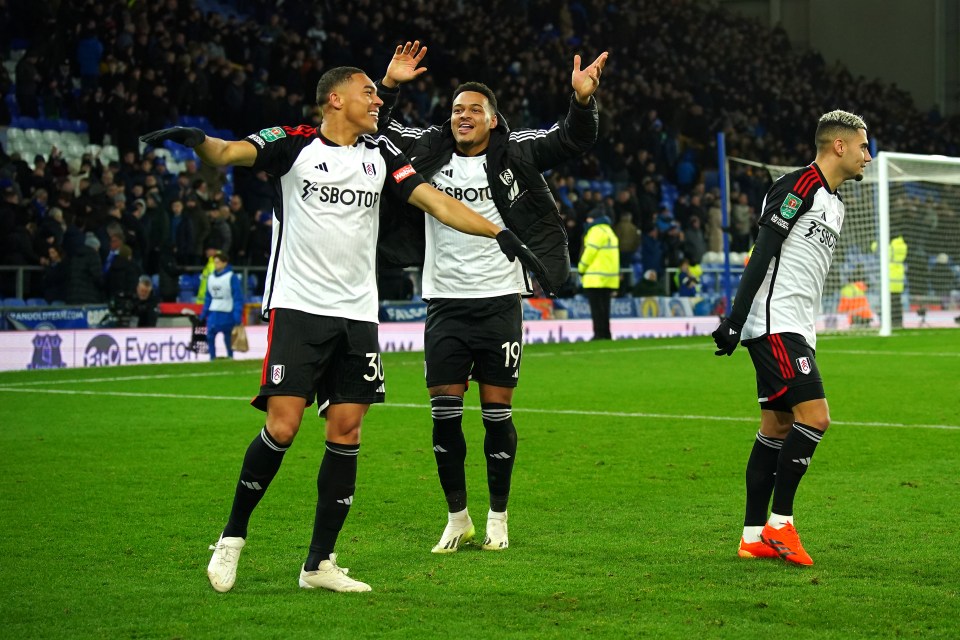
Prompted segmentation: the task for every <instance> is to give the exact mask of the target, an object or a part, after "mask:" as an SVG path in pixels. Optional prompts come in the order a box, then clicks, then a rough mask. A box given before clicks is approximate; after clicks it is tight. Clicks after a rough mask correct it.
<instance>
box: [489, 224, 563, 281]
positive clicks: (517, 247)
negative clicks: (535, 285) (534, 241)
mask: <svg viewBox="0 0 960 640" xmlns="http://www.w3.org/2000/svg"><path fill="white" fill-rule="evenodd" d="M497 244H499V245H500V251H503V254H504V255H505V256H507V260H509V261H510V262H513V261H514V260H516V259H517V258H520V264H522V265H523V268H524V269H526V270H527V271H533V275H535V276H536V277H537V281H538V282H539V283H540V286H541V287H542V288H543V290H544V291H546V292H547V293H553V291H552V290H551V289H549V285H548V284H547V283H548V282H549V280H548V279H547V268H546V267H544V266H543V263H542V262H540V258H538V257H537V256H536V254H535V253H534V252H533V251H530V249H529V248H528V247H527V245H525V244H523V243H522V242H521V241H520V238H518V237H517V234H515V233H514V232H513V231H510V230H509V229H504V230H503V231H501V232H500V233H498V234H497Z"/></svg>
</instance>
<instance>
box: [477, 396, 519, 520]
mask: <svg viewBox="0 0 960 640" xmlns="http://www.w3.org/2000/svg"><path fill="white" fill-rule="evenodd" d="M480 413H481V415H482V416H483V427H484V429H486V432H487V433H486V436H485V437H484V439H483V453H484V455H485V456H486V458H487V487H488V488H489V489H490V510H491V511H497V512H503V511H506V510H507V500H509V499H510V480H511V478H512V477H513V461H514V459H515V458H516V456H517V429H516V427H514V426H513V411H512V408H511V407H510V405H509V404H499V403H495V402H487V403H483V404H481V405H480Z"/></svg>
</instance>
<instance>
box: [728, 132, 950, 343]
mask: <svg viewBox="0 0 960 640" xmlns="http://www.w3.org/2000/svg"><path fill="white" fill-rule="evenodd" d="M757 168H762V169H763V170H765V171H766V172H767V173H768V174H769V176H770V179H771V180H776V179H777V178H779V177H780V176H782V175H784V174H785V173H788V172H790V171H793V170H795V169H797V168H799V167H793V166H778V165H770V164H764V163H760V162H754V161H751V160H745V159H743V158H735V157H728V158H727V163H726V169H727V172H726V175H727V176H729V179H730V182H731V183H737V181H738V180H740V179H742V178H743V176H744V175H745V174H749V173H751V172H755V171H756V169H757ZM748 179H749V177H748ZM840 196H841V198H842V199H843V202H844V205H845V211H846V213H845V220H844V223H843V229H842V230H841V233H840V241H839V242H838V244H837V248H836V250H835V252H834V259H833V266H832V267H831V268H830V273H829V274H828V275H827V282H826V283H825V285H824V295H823V300H822V304H821V315H820V321H819V323H818V324H819V325H820V326H819V328H820V329H826V330H840V331H844V330H850V329H860V330H869V331H877V332H879V334H880V335H881V336H888V335H890V334H891V331H892V328H893V324H894V322H893V319H894V318H896V319H898V321H899V318H901V317H902V319H903V320H902V322H903V324H902V326H905V327H957V326H960V158H952V157H947V156H938V155H919V154H909V153H896V152H886V151H883V152H880V153H879V154H878V156H877V157H876V158H874V159H873V161H872V162H871V163H870V164H868V165H867V169H866V171H865V172H864V179H863V180H862V181H860V182H857V181H854V180H848V181H847V182H845V183H844V184H843V185H841V187H840ZM757 206H758V207H759V203H757ZM756 214H757V216H759V212H756ZM898 236H899V237H901V238H902V239H903V241H904V242H905V244H906V249H907V255H906V260H905V261H904V267H905V268H904V271H905V290H904V292H903V294H902V297H901V295H899V294H894V295H891V280H890V268H889V264H890V259H891V245H890V241H891V239H892V238H896V237H898ZM899 246H900V247H902V246H903V245H902V244H901V245H899ZM901 251H902V249H901ZM849 285H856V286H858V287H860V288H861V289H862V288H864V287H865V289H866V290H865V292H864V293H863V294H861V295H863V296H865V298H866V301H867V303H868V305H869V308H868V309H863V310H856V309H855V308H854V307H853V306H851V305H850V304H849V303H850V298H849V294H850V291H854V289H851V287H850V286H849ZM893 305H900V311H901V313H894V311H895V310H896V309H895V307H894V306H893Z"/></svg>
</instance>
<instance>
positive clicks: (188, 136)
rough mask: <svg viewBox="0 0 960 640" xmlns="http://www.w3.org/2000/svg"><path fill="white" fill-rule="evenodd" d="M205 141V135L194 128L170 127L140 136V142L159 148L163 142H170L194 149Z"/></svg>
mask: <svg viewBox="0 0 960 640" xmlns="http://www.w3.org/2000/svg"><path fill="white" fill-rule="evenodd" d="M206 139H207V134H205V133H204V132H203V131H202V130H200V129H197V128H196V127H170V128H169V129H158V130H157V131H151V132H150V133H145V134H143V135H142V136H140V141H141V142H143V143H146V144H148V145H150V146H151V147H159V146H160V145H161V144H162V143H163V141H164V140H172V141H174V142H176V143H178V144H182V145H183V146H185V147H196V146H197V145H200V144H203V141H204V140H206Z"/></svg>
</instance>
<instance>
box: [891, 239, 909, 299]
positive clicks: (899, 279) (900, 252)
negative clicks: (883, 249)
mask: <svg viewBox="0 0 960 640" xmlns="http://www.w3.org/2000/svg"><path fill="white" fill-rule="evenodd" d="M906 261H907V243H906V241H904V239H903V236H897V237H896V238H894V239H893V240H891V241H890V292H891V293H903V286H904V284H905V275H906V269H905V268H904V266H903V264H904V263H905V262H906Z"/></svg>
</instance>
